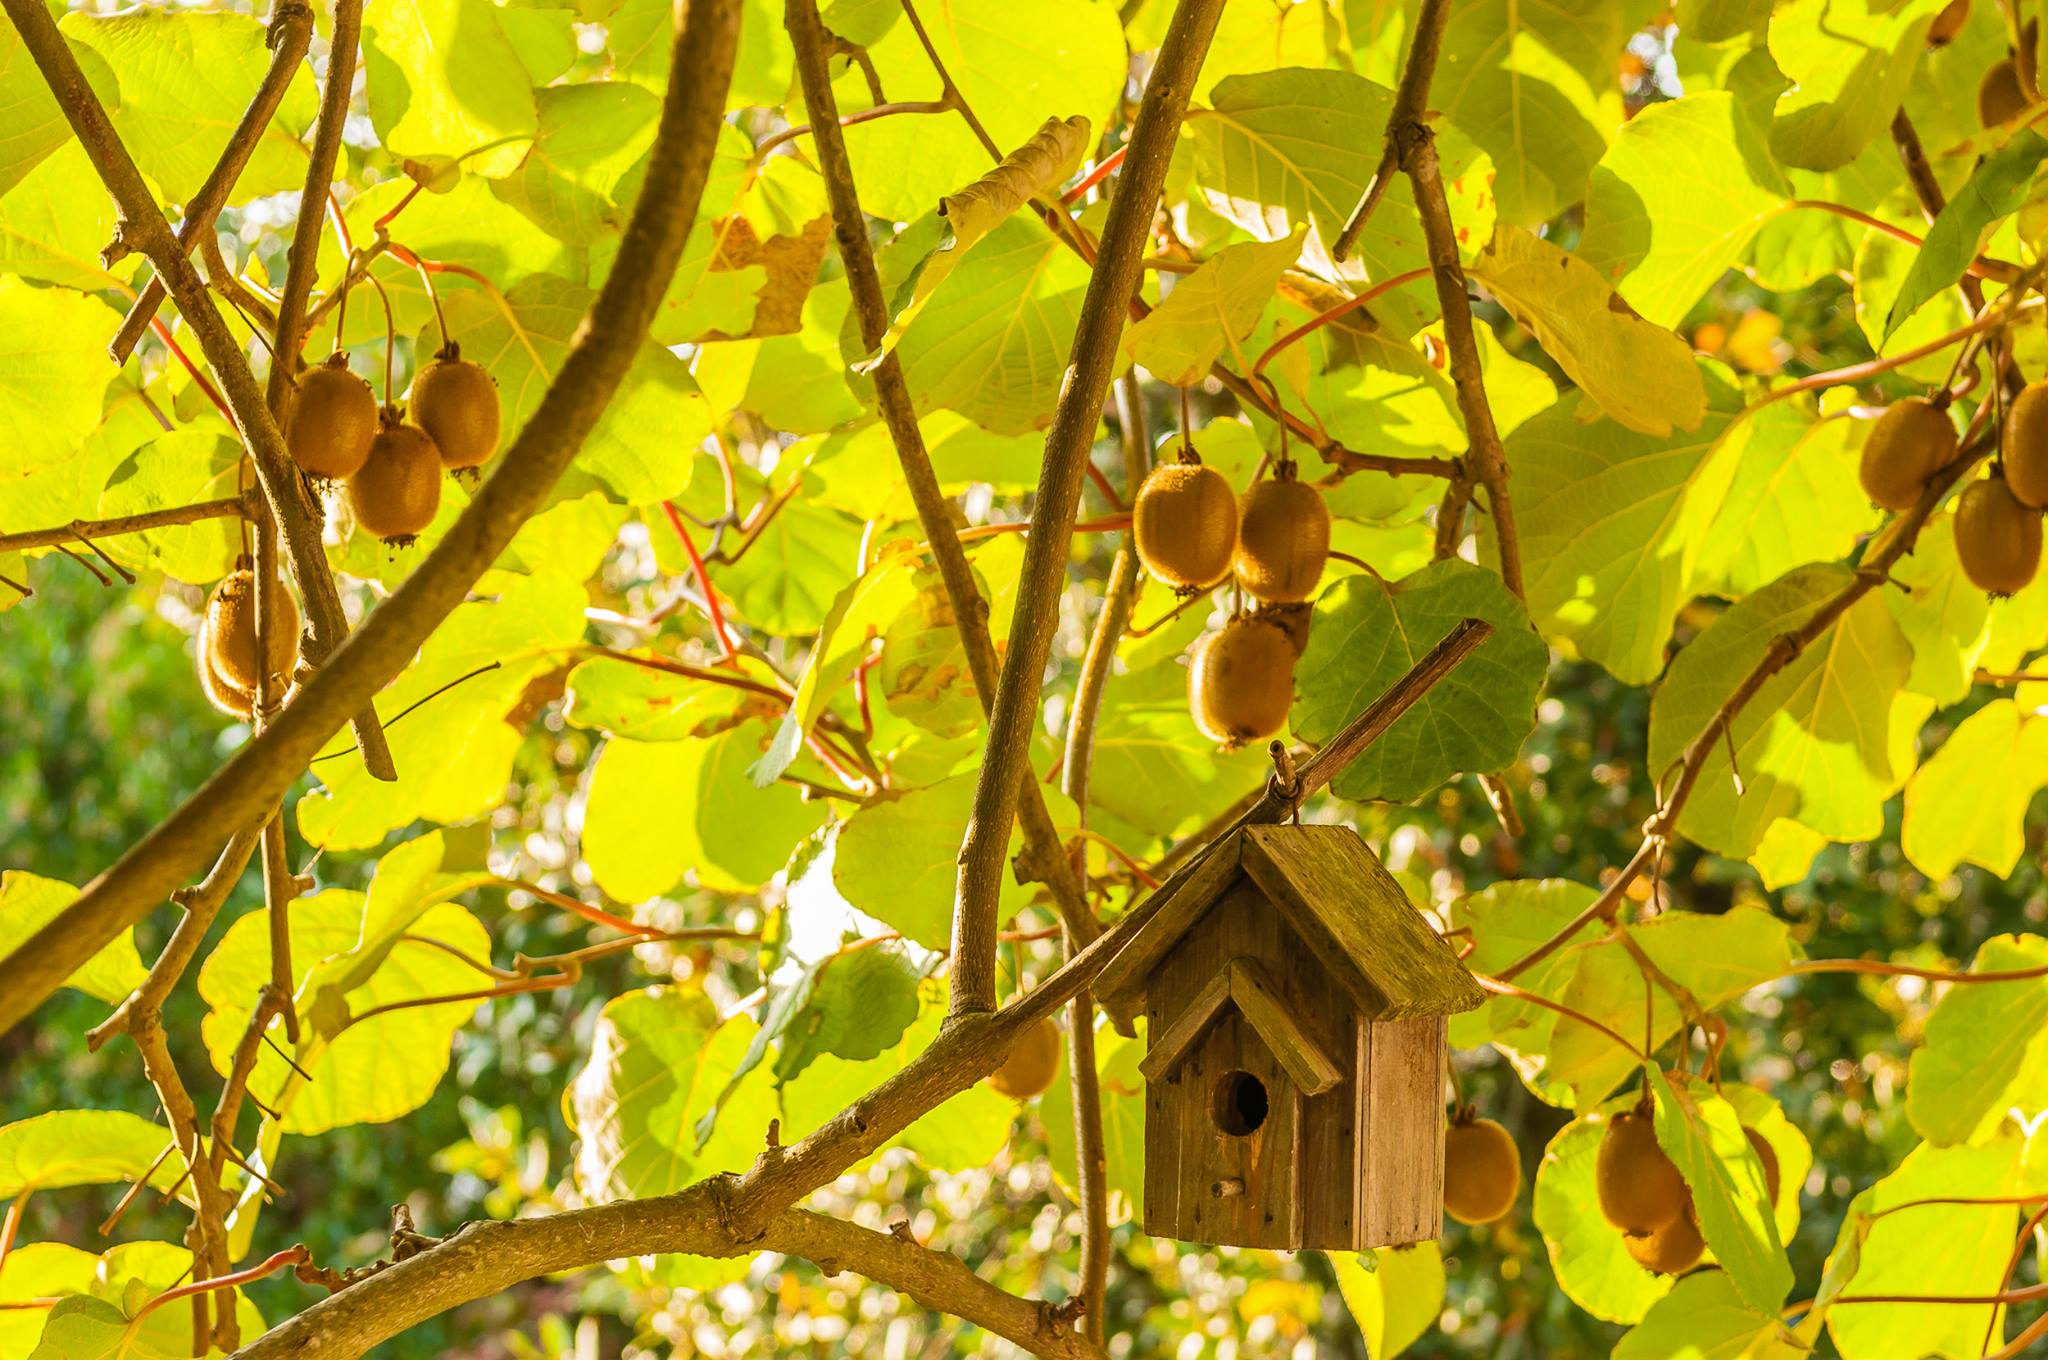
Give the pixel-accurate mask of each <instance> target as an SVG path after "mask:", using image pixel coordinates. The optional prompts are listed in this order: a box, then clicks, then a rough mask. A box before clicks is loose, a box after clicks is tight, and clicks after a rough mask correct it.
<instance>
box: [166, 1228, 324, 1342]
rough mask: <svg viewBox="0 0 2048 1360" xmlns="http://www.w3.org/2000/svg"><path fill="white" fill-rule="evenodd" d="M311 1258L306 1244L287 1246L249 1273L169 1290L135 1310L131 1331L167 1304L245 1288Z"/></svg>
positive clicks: (242, 1271)
mask: <svg viewBox="0 0 2048 1360" xmlns="http://www.w3.org/2000/svg"><path fill="white" fill-rule="evenodd" d="M312 1255H313V1253H312V1252H311V1251H309V1250H308V1249H307V1247H306V1244H305V1243H303V1242H300V1243H297V1244H296V1245H294V1246H289V1247H286V1248H285V1249H284V1250H283V1251H280V1252H277V1253H276V1254H274V1255H272V1256H270V1257H268V1258H266V1259H265V1260H262V1261H258V1262H257V1263H256V1264H255V1265H253V1266H250V1267H249V1268H248V1269H247V1270H237V1271H232V1272H230V1273H229V1274H226V1275H221V1276H217V1277H215V1278H214V1279H211V1280H201V1281H199V1282H198V1283H196V1284H181V1285H179V1286H178V1287H177V1288H176V1289H167V1290H165V1291H164V1292H163V1293H161V1294H159V1295H157V1296H156V1297H155V1298H153V1299H151V1300H150V1301H149V1302H148V1303H145V1304H143V1305H142V1307H141V1308H139V1309H137V1310H136V1312H135V1316H134V1317H133V1318H131V1319H130V1320H129V1322H128V1327H129V1330H130V1332H131V1334H132V1333H133V1331H134V1328H135V1327H136V1325H137V1324H138V1323H140V1322H141V1321H142V1320H143V1319H144V1318H146V1317H148V1316H149V1315H150V1314H151V1313H153V1312H155V1311H156V1310H157V1309H159V1308H161V1307H163V1306H164V1305H165V1304H167V1303H174V1302H176V1301H177V1300H179V1299H189V1298H191V1297H192V1296H193V1295H194V1294H210V1293H212V1292H214V1291H215V1290H219V1289H236V1288H239V1287H241V1286H242V1285H245V1284H251V1283H253V1282H255V1281H257V1280H260V1279H262V1278H263V1277H264V1276H266V1275H275V1274H276V1273H277V1272H278V1271H280V1270H283V1269H284V1268H285V1267H286V1266H295V1265H300V1264H302V1263H303V1262H305V1261H308V1260H310V1259H312Z"/></svg>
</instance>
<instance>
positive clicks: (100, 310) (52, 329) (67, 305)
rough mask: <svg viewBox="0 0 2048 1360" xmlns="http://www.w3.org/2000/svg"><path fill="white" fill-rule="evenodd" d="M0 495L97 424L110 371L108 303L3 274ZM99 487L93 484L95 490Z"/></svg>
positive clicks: (56, 459)
mask: <svg viewBox="0 0 2048 1360" xmlns="http://www.w3.org/2000/svg"><path fill="white" fill-rule="evenodd" d="M0 316H5V317H6V318H7V320H8V326H7V331H6V334H5V336H4V337H0V495H5V494H7V493H8V492H9V490H10V487H9V484H10V483H11V482H13V481H14V480H15V479H17V478H21V477H25V476H27V475H28V474H29V473H31V472H34V471H36V470H37V469H39V468H42V467H46V466H49V465H51V464H55V463H61V462H63V461H65V460H67V459H69V458H71V457H73V456H74V455H75V454H77V452H78V450H79V446H80V445H81V444H83V443H84V442H85V439H86V437H87V436H88V435H90V434H91V433H92V432H93V430H94V429H95V428H96V427H97V426H98V425H99V423H100V411H101V400H102V398H103V397H104V396H105V395H106V391H107V384H108V383H109V381H111V380H112V378H113V370H112V369H111V368H110V367H109V366H108V364H107V355H106V343H107V336H108V335H109V334H110V333H111V332H110V331H109V330H108V323H109V322H114V323H115V324H117V325H118V324H119V323H118V321H117V320H116V318H115V317H114V314H113V312H112V311H111V310H109V309H108V307H107V306H106V304H105V303H102V302H100V301H99V300H98V299H96V298H90V297H87V296H86V295H85V294H83V293H74V292H71V291H70V290H68V289H63V288H37V287H34V286H33V285H31V284H29V283H26V282H24V281H23V280H21V279H19V278H0ZM97 489H98V488H94V490H97Z"/></svg>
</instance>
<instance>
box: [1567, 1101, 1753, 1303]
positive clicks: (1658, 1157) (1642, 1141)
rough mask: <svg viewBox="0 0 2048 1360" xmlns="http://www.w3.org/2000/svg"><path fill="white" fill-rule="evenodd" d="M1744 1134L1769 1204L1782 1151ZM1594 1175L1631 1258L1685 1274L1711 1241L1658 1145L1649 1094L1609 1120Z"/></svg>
mask: <svg viewBox="0 0 2048 1360" xmlns="http://www.w3.org/2000/svg"><path fill="white" fill-rule="evenodd" d="M1742 1132H1743V1136H1744V1137H1746V1138H1747V1139H1748V1140H1749V1146H1750V1150H1751V1151H1753V1152H1755V1153H1756V1157H1757V1161H1759V1162H1760V1163H1762V1165H1763V1172H1764V1198H1765V1202H1766V1205H1774V1204H1776V1203H1777V1202H1778V1154H1777V1153H1776V1152H1775V1151H1774V1150H1773V1149H1772V1148H1771V1145H1770V1143H1769V1141H1768V1140H1766V1139H1765V1138H1764V1136H1763V1135H1762V1134H1760V1133H1758V1132H1757V1131H1756V1130H1755V1129H1752V1128H1748V1127H1745V1128H1744V1129H1743V1130H1742ZM1594 1174H1595V1178H1596V1182H1597V1185H1598V1189H1599V1195H1600V1212H1601V1214H1602V1215H1603V1216H1604V1217H1605V1218H1606V1219H1607V1221H1608V1222H1609V1223H1610V1224H1612V1225H1613V1226H1614V1227H1616V1228H1618V1229H1620V1230H1621V1240H1622V1245H1623V1246H1624V1247H1626V1248H1627V1250H1628V1254H1629V1258H1630V1259H1631V1260H1633V1261H1634V1262H1635V1263H1636V1264H1637V1265H1639V1266H1641V1267H1642V1268H1643V1269H1645V1270H1647V1271H1651V1272H1652V1273H1654V1274H1658V1275H1682V1274H1684V1273H1685V1272H1686V1271H1688V1270H1691V1269H1692V1268H1693V1267H1694V1266H1696V1265H1698V1264H1699V1261H1700V1258H1701V1257H1702V1256H1704V1255H1706V1253H1707V1241H1706V1238H1705V1237H1703V1236H1701V1234H1700V1220H1699V1213H1698V1211H1697V1210H1695V1209H1694V1207H1693V1202H1692V1188H1691V1187H1690V1186H1688V1185H1687V1184H1686V1183H1685V1177H1684V1176H1683V1175H1681V1174H1680V1173H1679V1170H1678V1166H1677V1164H1676V1163H1675V1162H1673V1161H1672V1160H1671V1158H1670V1156H1669V1155H1668V1154H1667V1153H1666V1152H1665V1151H1664V1149H1663V1148H1662V1147H1660V1146H1658V1144H1657V1129H1656V1119H1655V1113H1654V1107H1653V1106H1652V1105H1651V1103H1650V1101H1649V1100H1648V1098H1647V1097H1646V1098H1645V1099H1644V1101H1643V1102H1642V1103H1641V1104H1638V1105H1636V1106H1635V1107H1633V1108H1631V1109H1628V1110H1624V1111H1622V1112H1621V1113H1620V1114H1617V1115H1616V1116H1614V1118H1613V1119H1611V1120H1609V1121H1608V1124H1607V1132H1606V1134H1605V1135H1604V1136H1602V1138H1601V1140H1600V1153H1599V1156H1598V1159H1597V1160H1596V1162H1595V1166H1594Z"/></svg>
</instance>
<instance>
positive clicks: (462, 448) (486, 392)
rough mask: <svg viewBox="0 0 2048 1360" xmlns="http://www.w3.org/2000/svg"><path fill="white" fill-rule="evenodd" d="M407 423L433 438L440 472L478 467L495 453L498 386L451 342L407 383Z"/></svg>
mask: <svg viewBox="0 0 2048 1360" xmlns="http://www.w3.org/2000/svg"><path fill="white" fill-rule="evenodd" d="M412 419H413V423H414V424H416V425H418V426H419V427H420V428H421V429H423V430H425V431H426V432H427V433H428V435H430V436H431V437H432V438H433V441H434V447H435V449H437V450H438V451H439V452H440V455H441V466H442V467H445V468H447V469H449V470H450V471H461V470H464V469H468V468H477V467H482V466H483V465H484V464H485V463H488V462H489V461H490V460H491V455H492V454H494V453H496V452H497V451H498V423H499V419H500V412H499V410H498V384H497V383H495V382H493V381H492V380H491V375H490V374H488V373H486V372H484V371H483V369H481V368H480V367H478V366H477V365H475V364H473V363H470V362H469V361H468V360H467V359H464V358H463V357H462V350H461V348H460V347H459V346H457V345H456V344H455V342H454V341H452V340H451V341H449V342H448V344H447V345H446V346H445V347H443V348H442V350H441V352H440V353H438V354H436V355H435V356H434V358H433V360H432V362H430V363H429V364H428V365H427V366H426V367H425V368H422V369H421V370H420V371H419V374H418V376H416V377H415V378H414V379H413V380H412Z"/></svg>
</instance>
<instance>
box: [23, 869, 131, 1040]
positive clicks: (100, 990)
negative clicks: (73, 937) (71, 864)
mask: <svg viewBox="0 0 2048 1360" xmlns="http://www.w3.org/2000/svg"><path fill="white" fill-rule="evenodd" d="M77 896H78V889H76V888H74V887H72V886H71V885H70V884H69V883H62V882H59V881H58V880H56V879H54V878H43V877H41V876H40V875H37V874H31V873H27V872H24V871H23V870H20V869H9V870H6V871H5V872H4V873H0V957H5V956H6V955H8V954H12V953H13V952H14V951H15V950H17V949H19V948H21V946H22V945H23V943H25V942H26V941H27V940H28V938H29V937H30V936H32V935H34V934H35V933H36V932H37V931H38V930H41V929H42V928H43V927H44V926H46V925H48V924H49V923H50V922H52V921H54V920H56V919H57V917H58V916H60V915H62V914H63V911H64V908H66V907H68V906H70V905H71V903H72V901H73V899H75V898H76V897H77ZM144 976H145V974H144V972H143V968H142V956H141V955H140V954H137V953H136V952H135V928H134V927H133V926H130V927H128V928H127V929H125V930H123V931H122V932H121V933H120V934H118V935H116V936H115V937H114V938H113V939H112V940H110V941H108V943H107V944H106V945H105V946H104V947H102V948H101V949H100V951H99V952H98V953H96V954H94V955H93V956H92V957H91V958H89V959H87V960H86V961H85V963H84V965H83V966H82V967H80V968H79V969H78V971H77V972H75V973H73V974H72V975H71V976H70V977H68V978H66V979H64V984H65V985H66V986H68V987H76V988H77V989H78V990H79V991H81V992H84V993H85V994H86V995H87V996H90V997H97V998H98V999H99V1000H101V1001H104V1002H106V1003H107V1004H108V1005H109V1006H117V1005H119V1004H120V1003H121V1002H122V1001H124V1000H125V999H127V996H128V993H130V992H132V991H134V990H135V989H136V988H137V987H140V986H141V985H142V980H143V978H144Z"/></svg>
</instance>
